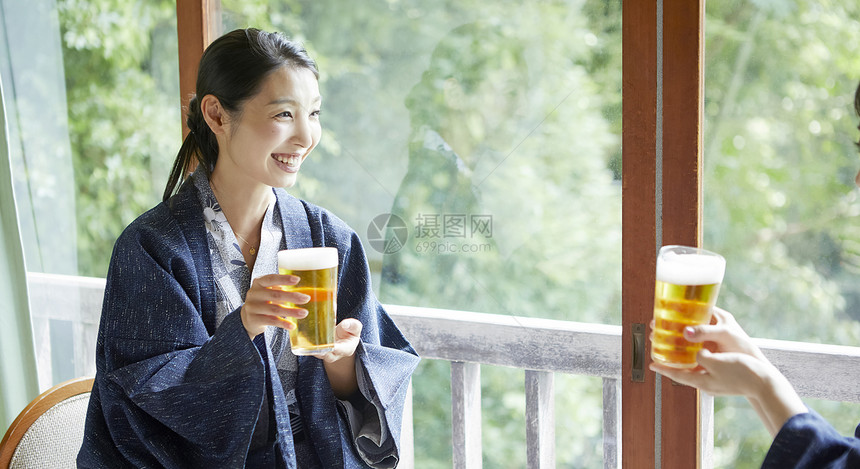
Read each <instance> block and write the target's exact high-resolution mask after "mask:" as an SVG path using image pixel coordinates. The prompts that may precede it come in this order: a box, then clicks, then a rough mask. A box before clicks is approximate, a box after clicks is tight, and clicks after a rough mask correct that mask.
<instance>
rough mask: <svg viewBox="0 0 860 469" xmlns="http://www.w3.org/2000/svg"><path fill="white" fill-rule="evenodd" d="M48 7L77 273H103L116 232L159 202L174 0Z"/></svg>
mask: <svg viewBox="0 0 860 469" xmlns="http://www.w3.org/2000/svg"><path fill="white" fill-rule="evenodd" d="M57 10H58V11H59V18H60V28H61V33H62V39H63V66H64V70H65V76H66V94H67V99H68V113H69V139H70V142H71V146H72V158H73V164H74V171H75V184H76V187H77V199H76V206H77V209H78V218H77V219H78V224H77V230H78V233H77V234H78V236H77V238H78V263H79V273H80V274H81V275H87V276H94V277H104V276H105V275H106V274H107V266H108V262H109V261H110V253H111V251H112V250H113V244H114V242H115V241H116V238H117V237H118V236H119V233H120V232H121V231H122V229H123V228H124V227H125V226H126V225H127V224H128V223H129V222H131V221H132V220H133V219H134V218H136V217H137V216H138V215H140V214H141V213H143V212H144V211H145V210H147V209H149V208H150V207H152V206H154V205H155V204H156V203H157V202H159V201H160V193H161V191H162V188H163V185H164V184H165V183H166V181H167V170H168V169H169V167H170V166H169V165H170V164H171V162H172V161H173V158H174V156H175V155H176V151H177V149H178V148H179V139H180V119H179V107H178V104H179V90H178V68H177V65H178V64H177V63H176V59H175V58H176V51H177V49H176V44H177V43H176V15H175V5H174V3H173V2H170V1H166V0H161V1H150V2H126V1H119V0H61V1H59V2H58V3H57ZM130 25H134V26H133V27H130Z"/></svg>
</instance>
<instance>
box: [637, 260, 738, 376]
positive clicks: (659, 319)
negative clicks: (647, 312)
mask: <svg viewBox="0 0 860 469" xmlns="http://www.w3.org/2000/svg"><path fill="white" fill-rule="evenodd" d="M725 271H726V260H725V259H724V258H723V256H720V255H719V254H715V253H713V252H710V251H706V250H704V249H700V248H695V247H688V246H663V247H662V248H660V252H659V254H658V255H657V282H656V288H655V291H654V331H653V332H654V335H653V337H654V339H653V341H652V342H651V359H652V360H654V361H655V362H658V363H662V364H664V365H667V366H671V367H675V368H695V367H696V365H697V363H696V353H698V351H699V350H701V348H702V343H701V342H689V341H687V340H686V339H684V328H685V327H687V326H696V325H699V324H708V323H709V322H710V321H711V313H712V310H713V307H714V304H715V303H716V302H717V295H718V294H719V292H720V284H721V283H722V281H723V275H724V274H725Z"/></svg>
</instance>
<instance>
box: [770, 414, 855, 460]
mask: <svg viewBox="0 0 860 469" xmlns="http://www.w3.org/2000/svg"><path fill="white" fill-rule="evenodd" d="M762 467H763V468H767V469H787V468H797V469H801V468H802V469H823V468H834V469H835V468H840V469H841V468H860V425H858V426H857V429H855V430H854V437H847V436H842V435H840V434H839V433H838V432H837V431H836V429H835V428H833V426H831V425H830V424H829V423H827V421H826V420H824V419H823V418H822V417H821V416H820V415H818V414H817V413H816V412H814V411H811V410H810V411H809V412H808V413H805V414H798V415H795V416H793V417H791V418H790V419H788V421H787V422H785V424H784V425H783V426H782V428H781V429H780V430H779V433H777V435H776V438H774V440H773V444H771V445H770V450H769V451H768V453H767V457H765V460H764V463H762Z"/></svg>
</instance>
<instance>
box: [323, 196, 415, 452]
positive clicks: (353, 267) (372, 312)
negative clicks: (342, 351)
mask: <svg viewBox="0 0 860 469" xmlns="http://www.w3.org/2000/svg"><path fill="white" fill-rule="evenodd" d="M308 218H309V220H311V223H310V225H311V237H312V238H313V245H315V246H331V247H337V248H338V254H339V256H340V263H339V265H340V268H339V272H338V294H337V302H338V308H337V316H338V318H337V320H338V322H340V321H342V320H344V319H346V318H348V317H351V318H356V319H358V320H359V321H361V323H362V332H361V346H360V347H359V349H358V350H357V351H356V357H357V359H358V361H357V364H356V367H357V368H359V369H357V370H356V371H357V373H358V377H359V387H360V390H361V392H362V394H363V395H364V397H365V398H366V399H367V401H368V402H369V403H370V404H372V405H373V407H374V408H375V411H373V412H372V413H371V414H370V415H373V414H376V415H378V416H379V423H380V425H381V426H382V428H380V431H381V434H382V435H384V436H386V437H390V440H391V442H392V443H393V444H392V445H391V446H390V448H386V447H382V448H373V445H372V444H367V443H370V442H368V441H364V442H363V443H362V441H361V440H366V439H363V438H362V439H357V438H355V433H356V432H355V431H354V430H355V429H354V428H350V427H351V426H353V422H349V421H348V420H349V419H348V418H343V416H342V417H341V423H340V425H341V428H342V434H341V437H342V438H343V439H344V440H345V441H349V443H348V447H349V448H350V449H351V451H350V450H345V451H344V453H345V454H344V456H345V457H346V458H347V460H352V461H356V462H359V461H360V464H363V465H367V466H370V467H392V465H393V464H396V461H397V460H398V459H399V454H400V433H401V432H400V430H401V426H402V418H403V409H404V405H405V402H406V392H407V389H408V386H409V380H410V378H411V375H412V372H413V371H414V370H415V367H416V366H417V365H418V361H419V358H418V355H417V353H416V352H415V350H414V349H413V348H412V346H411V345H410V344H409V342H408V341H407V340H406V338H405V337H404V336H403V334H402V333H401V332H400V330H399V329H398V328H397V326H396V325H395V324H394V321H392V320H391V318H390V317H389V316H388V313H387V312H386V311H385V309H384V308H383V307H382V305H381V304H380V303H379V301H378V300H377V299H376V295H375V294H374V293H373V290H372V288H371V283H370V270H369V268H368V264H367V258H366V257H365V253H364V248H363V247H362V245H361V240H360V238H359V237H358V235H357V234H356V233H355V231H353V230H352V229H351V228H349V227H348V226H347V225H346V224H345V223H344V222H343V221H341V220H340V219H338V218H337V217H335V216H334V215H332V214H330V213H328V212H326V211H324V210H321V209H318V208H315V207H313V206H309V207H308ZM306 402H307V401H306ZM308 411H311V409H308ZM359 445H360V446H363V448H359V447H358V446H359ZM323 463H324V464H325V461H323Z"/></svg>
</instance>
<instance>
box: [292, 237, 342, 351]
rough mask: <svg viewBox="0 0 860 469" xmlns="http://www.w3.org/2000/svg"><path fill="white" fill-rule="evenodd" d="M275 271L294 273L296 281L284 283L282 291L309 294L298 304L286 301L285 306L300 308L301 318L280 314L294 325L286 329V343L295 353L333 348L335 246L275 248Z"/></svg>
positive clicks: (335, 295) (335, 280) (335, 285)
mask: <svg viewBox="0 0 860 469" xmlns="http://www.w3.org/2000/svg"><path fill="white" fill-rule="evenodd" d="M278 272H279V273H280V274H281V275H295V276H296V277H299V278H300V279H301V280H300V281H299V283H297V284H296V285H284V286H283V287H281V288H282V289H283V290H284V291H296V292H299V293H304V294H305V295H308V296H310V297H311V299H310V301H308V302H307V303H305V304H302V305H296V304H293V303H286V304H285V305H284V306H286V307H288V308H304V309H306V310H308V315H307V316H305V317H304V318H302V319H298V318H292V317H291V318H282V320H284V321H287V322H290V323H292V324H294V325H295V326H296V327H295V328H294V329H292V330H290V347H291V349H292V350H293V354H295V355H318V354H324V353H326V352H329V351H331V350H332V349H333V348H334V328H335V321H336V319H337V318H336V311H335V305H336V304H337V303H336V302H337V248H305V249H287V250H284V251H280V252H278Z"/></svg>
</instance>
